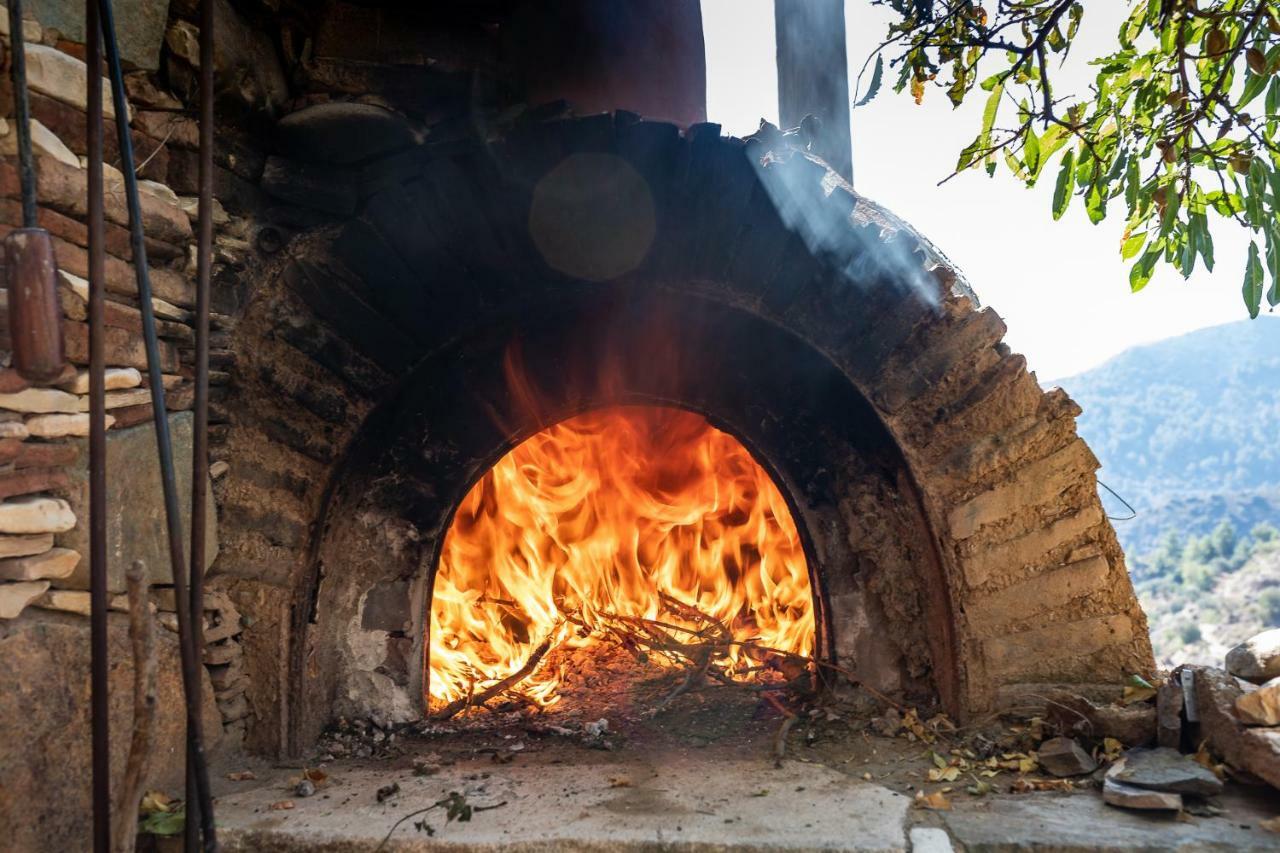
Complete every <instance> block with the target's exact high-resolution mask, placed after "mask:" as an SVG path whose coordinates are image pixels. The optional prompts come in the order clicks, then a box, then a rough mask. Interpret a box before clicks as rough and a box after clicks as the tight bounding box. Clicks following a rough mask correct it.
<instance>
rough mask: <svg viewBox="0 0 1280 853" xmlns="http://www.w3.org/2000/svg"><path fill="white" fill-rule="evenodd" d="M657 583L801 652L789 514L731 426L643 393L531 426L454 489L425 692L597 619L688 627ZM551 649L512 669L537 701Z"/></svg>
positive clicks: (557, 641) (508, 661)
mask: <svg viewBox="0 0 1280 853" xmlns="http://www.w3.org/2000/svg"><path fill="white" fill-rule="evenodd" d="M664 596H669V597H670V598H674V599H676V600H678V601H679V602H683V603H684V604H686V605H692V607H694V608H696V609H697V610H699V611H701V613H703V614H706V615H709V616H712V617H714V618H715V619H717V620H719V622H720V623H721V624H722V625H724V626H726V627H727V628H728V629H729V631H730V632H731V633H732V636H733V639H734V640H735V641H748V640H750V641H754V642H755V643H757V644H758V645H760V646H766V647H770V648H774V649H779V650H782V651H785V652H793V653H796V654H802V655H810V654H812V653H813V650H814V615H813V594H812V592H811V591H810V586H809V575H808V569H807V567H806V564H805V557H804V550H803V548H802V546H801V544H800V537H799V535H798V534H797V532H796V527H795V523H794V522H793V521H792V518H791V513H790V511H789V510H788V508H787V505H786V502H785V501H784V500H783V498H782V495H781V493H780V492H779V491H778V488H777V486H775V485H774V483H773V481H772V480H771V479H770V477H769V475H768V474H767V473H766V472H765V471H764V469H763V468H761V467H760V465H759V464H758V463H757V462H756V461H755V460H754V459H752V458H751V455H750V454H749V453H748V452H747V450H746V448H744V447H743V446H742V445H741V444H740V443H739V442H738V441H737V440H736V439H734V438H733V437H732V436H730V435H727V434H726V433H723V432H721V431H720V430H718V429H715V428H714V427H712V426H711V425H710V424H708V423H707V421H706V420H705V419H704V418H703V417H701V416H700V415H696V414H693V413H690V412H686V411H682V410H677V409H668V408H656V407H653V408H650V407H625V408H614V409H606V410H601V411H597V412H592V413H589V414H585V415H580V416H578V417H575V418H572V419H570V420H567V421H564V422H562V423H559V424H557V425H555V426H553V427H550V428H548V429H546V430H543V431H542V432H540V433H538V434H537V435H535V436H533V437H532V438H529V439H528V440H527V441H525V442H524V443H522V444H520V445H519V446H518V447H516V448H515V449H514V450H512V451H511V452H510V453H508V454H507V455H506V456H504V457H503V458H502V459H501V460H500V461H499V462H498V464H497V465H495V466H494V467H493V469H492V470H490V471H489V472H488V473H487V474H485V476H484V477H483V478H482V479H481V480H480V482H478V483H477V484H476V485H475V486H474V487H473V488H472V489H471V491H470V492H468V494H467V496H466V497H465V498H464V499H463V501H462V503H461V505H460V506H459V507H458V511H457V514H456V515H455V517H454V520H453V524H452V526H451V527H450V529H449V532H448V534H447V535H446V536H445V540H444V548H443V551H442V553H441V556H440V566H439V569H438V571H437V573H436V578H435V590H434V594H433V596H432V599H431V644H430V677H429V685H430V687H429V697H428V701H429V705H430V707H431V708H432V709H433V710H434V709H438V708H440V707H441V706H442V705H444V704H446V703H449V702H453V701H455V700H458V699H460V698H463V697H466V696H468V695H471V694H473V693H478V692H480V691H481V690H483V689H484V688H485V687H487V686H489V685H492V684H494V683H495V682H497V681H498V680H500V679H502V678H505V677H507V676H510V675H512V674H514V673H516V672H518V671H519V670H520V669H521V668H522V667H523V666H524V665H525V663H526V661H528V660H529V658H530V656H531V655H532V654H534V652H535V650H537V649H539V647H541V646H542V645H543V644H544V643H547V642H549V643H550V647H551V648H555V647H557V646H561V645H564V646H568V647H571V648H589V647H591V646H592V645H593V644H596V643H599V642H601V637H602V632H601V630H600V629H601V627H602V625H601V620H602V619H605V618H613V619H616V617H640V618H644V619H661V620H662V621H663V622H666V623H668V624H674V625H679V626H681V627H686V628H691V629H696V628H697V627H699V626H697V625H696V624H695V623H694V622H690V621H688V620H687V619H684V618H682V617H681V616H680V615H679V614H678V613H676V612H673V608H672V607H671V606H669V605H668V604H666V603H664V601H663V597H664ZM679 609H680V608H679V606H676V607H675V610H679ZM685 615H686V616H690V617H692V618H695V619H696V618H697V614H695V613H686V614H685ZM551 657H552V656H549V657H548V658H547V659H544V660H543V661H542V662H541V663H540V664H539V665H538V667H537V668H536V669H534V670H533V672H532V673H531V674H529V675H528V676H527V677H525V678H524V679H523V680H521V681H520V683H519V689H520V692H522V693H523V694H525V695H526V696H529V697H531V698H533V699H535V700H536V701H538V702H540V703H542V704H543V705H551V704H554V703H555V702H556V701H557V698H558V695H557V688H558V685H559V683H560V680H561V675H562V673H561V671H560V670H559V668H558V667H557V665H556V664H553V663H549V662H547V661H548V660H549V659H550V658H551ZM652 659H653V660H654V661H655V662H658V663H661V662H662V661H661V659H660V657H659V656H654V658H652ZM725 661H726V662H727V667H726V670H727V671H728V672H729V673H731V674H732V672H733V670H734V669H735V668H737V667H738V665H739V663H743V664H749V663H750V662H749V661H746V660H745V650H743V649H742V648H740V647H734V646H730V648H729V652H728V655H727V657H726V658H725ZM560 666H563V664H560ZM743 668H746V667H745V666H744V667H743Z"/></svg>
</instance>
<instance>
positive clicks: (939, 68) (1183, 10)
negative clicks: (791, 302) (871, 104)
mask: <svg viewBox="0 0 1280 853" xmlns="http://www.w3.org/2000/svg"><path fill="white" fill-rule="evenodd" d="M873 2H874V3H875V5H883V6H888V7H890V8H892V9H893V11H894V12H896V13H897V15H898V18H897V19H896V20H895V22H894V23H893V24H892V25H891V27H890V30H889V34H888V37H887V38H886V39H885V41H884V43H883V44H881V45H880V48H879V49H878V50H877V51H876V52H875V53H874V54H873V58H874V60H875V66H874V73H873V76H872V80H871V84H870V86H869V89H868V92H867V94H866V95H864V96H863V97H862V98H861V100H859V101H858V103H857V104H855V106H860V105H861V104H864V103H866V102H867V101H869V100H870V99H871V98H873V97H875V95H876V94H877V92H878V91H879V89H880V83H881V80H882V77H883V74H884V70H885V65H886V61H885V58H886V56H888V57H890V58H889V61H888V63H887V64H888V65H889V66H890V67H891V68H896V69H897V75H898V76H897V81H896V83H895V86H894V88H895V89H896V90H897V91H899V92H901V91H904V90H908V89H909V90H910V92H911V94H912V96H913V97H914V98H915V100H916V102H917V103H920V102H922V101H923V99H924V97H925V93H926V92H927V91H928V89H929V88H930V87H931V86H932V87H936V88H942V89H944V90H945V92H946V94H947V97H948V98H949V99H950V101H951V103H952V104H953V105H955V106H959V105H960V104H961V103H963V102H964V101H965V100H966V98H968V97H969V96H970V95H972V94H973V93H974V91H975V90H981V91H982V92H985V93H986V94H985V98H986V101H985V105H984V109H983V113H982V123H981V126H980V128H979V132H978V135H977V136H976V137H975V138H974V140H973V142H972V143H971V144H969V145H968V146H966V147H965V149H964V150H963V151H962V152H961V154H960V158H959V161H958V162H957V164H956V170H955V172H954V173H953V175H952V176H954V174H958V173H959V172H963V171H966V170H969V169H976V168H981V169H984V170H985V171H986V172H987V174H988V175H994V174H995V172H996V171H997V169H999V166H1000V164H1001V163H1003V164H1004V166H1005V168H1006V169H1007V170H1008V171H1009V172H1011V173H1012V174H1013V175H1014V176H1015V177H1016V178H1017V179H1018V180H1020V181H1022V182H1023V183H1025V184H1026V185H1027V186H1033V185H1035V183H1036V182H1037V181H1038V180H1039V179H1040V177H1041V176H1042V175H1043V174H1044V172H1045V171H1046V170H1047V169H1050V168H1056V179H1055V184H1054V193H1053V201H1052V213H1053V217H1054V218H1055V219H1058V218H1060V217H1061V216H1062V215H1063V214H1064V213H1065V212H1066V210H1067V209H1068V208H1069V207H1070V206H1071V204H1072V203H1073V201H1074V202H1076V203H1079V204H1081V205H1082V206H1083V207H1084V209H1085V212H1086V214H1087V215H1088V217H1089V219H1090V221H1091V222H1093V223H1095V224H1097V223H1099V222H1101V221H1102V220H1103V219H1105V218H1106V217H1107V214H1108V210H1109V208H1110V209H1111V210H1116V209H1118V208H1119V207H1120V205H1123V209H1124V211H1125V214H1124V216H1125V227H1124V231H1123V234H1122V236H1121V239H1120V253H1121V256H1122V257H1123V258H1124V259H1125V260H1127V261H1130V262H1131V268H1130V274H1129V284H1130V287H1131V289H1133V290H1134V291H1138V290H1141V289H1142V288H1143V287H1145V286H1146V285H1147V283H1148V282H1150V280H1151V277H1152V275H1153V274H1154V271H1155V269H1156V267H1157V265H1158V264H1160V263H1162V262H1163V263H1165V264H1167V265H1170V266H1172V267H1174V268H1175V269H1177V270H1178V271H1179V272H1180V273H1181V274H1182V275H1183V277H1188V276H1190V275H1191V273H1192V272H1193V271H1194V270H1195V268H1196V266H1197V264H1200V263H1203V265H1204V267H1205V268H1206V269H1207V270H1210V271H1212V270H1213V268H1214V254H1213V236H1212V230H1211V227H1212V225H1213V223H1217V222H1218V221H1219V220H1225V221H1227V222H1229V223H1231V224H1233V225H1235V226H1237V227H1242V228H1244V229H1246V230H1247V231H1248V232H1249V234H1250V242H1249V248H1248V252H1247V258H1246V264H1245V278H1244V285H1243V288H1242V292H1243V297H1244V302H1245V306H1246V307H1247V309H1248V311H1249V314H1250V316H1255V317H1256V316H1257V315H1258V313H1259V311H1260V310H1261V306H1262V302H1263V299H1264V298H1265V300H1266V302H1267V304H1268V305H1270V306H1272V307H1274V306H1276V305H1277V304H1280V142H1278V141H1277V126H1278V125H1280V73H1278V72H1280V0H1130V13H1129V15H1128V17H1127V18H1126V20H1125V21H1124V23H1123V24H1122V25H1121V27H1120V30H1119V32H1118V33H1117V38H1116V42H1117V43H1116V50H1114V51H1113V52H1112V53H1110V54H1108V55H1106V56H1103V57H1099V58H1096V59H1094V60H1092V65H1093V66H1094V67H1095V69H1096V76H1095V79H1094V82H1093V84H1092V86H1091V90H1090V92H1089V93H1088V95H1087V96H1085V97H1058V96H1057V95H1056V94H1055V92H1054V87H1053V81H1052V73H1053V72H1054V71H1055V70H1056V68H1058V67H1060V64H1061V61H1062V60H1063V59H1065V58H1066V56H1067V54H1068V52H1069V50H1070V48H1071V45H1072V42H1073V40H1074V39H1075V38H1076V35H1077V33H1078V31H1079V27H1080V23H1081V21H1082V20H1083V18H1084V12H1085V6H1084V3H1083V2H1081V0H994V2H993V3H992V4H990V5H991V6H992V7H993V8H992V9H990V10H989V9H988V7H987V6H984V5H982V4H981V3H978V2H975V0H873ZM870 62H871V60H870V59H868V63H867V64H868V65H869V64H870ZM980 67H981V69H982V70H981V72H980ZM863 70H864V72H865V70H866V66H864V69H863ZM1054 163H1056V167H1055V166H1053V164H1054ZM1260 245H1261V248H1260ZM1268 281H1269V282H1270V286H1269V287H1267V283H1268ZM1264 291H1265V292H1264Z"/></svg>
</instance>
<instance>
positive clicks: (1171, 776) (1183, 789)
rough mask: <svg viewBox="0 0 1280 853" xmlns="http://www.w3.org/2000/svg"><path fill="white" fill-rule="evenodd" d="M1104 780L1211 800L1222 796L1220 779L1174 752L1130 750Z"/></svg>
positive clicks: (1170, 750) (1164, 749)
mask: <svg viewBox="0 0 1280 853" xmlns="http://www.w3.org/2000/svg"><path fill="white" fill-rule="evenodd" d="M1107 778H1108V779H1114V780H1115V781H1117V782H1120V783H1122V784H1125V785H1130V786H1132V787H1135V788H1145V789H1147V790H1152V791H1167V792H1170V793H1175V794H1193V795H1195V796H1198V797H1212V796H1214V795H1216V794H1220V793H1222V780H1221V779H1219V778H1218V777H1217V776H1215V775H1214V774H1213V773H1212V772H1211V771H1209V770H1207V769H1205V768H1204V767H1202V766H1201V765H1200V764H1199V763H1198V762H1197V761H1196V760H1195V759H1194V758H1191V757H1190V756H1186V755H1183V754H1182V753H1180V752H1178V751H1177V750H1176V749H1168V748H1165V747H1158V748H1156V749H1134V750H1130V751H1129V752H1127V753H1125V756H1124V758H1122V759H1121V760H1120V761H1118V762H1116V763H1115V764H1114V765H1112V767H1111V769H1110V770H1108V771H1107Z"/></svg>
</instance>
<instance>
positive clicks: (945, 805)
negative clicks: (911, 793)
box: [916, 791, 951, 812]
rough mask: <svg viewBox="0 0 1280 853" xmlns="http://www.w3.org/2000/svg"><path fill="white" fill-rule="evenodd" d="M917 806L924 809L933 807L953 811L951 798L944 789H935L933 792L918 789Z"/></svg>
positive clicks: (935, 809)
mask: <svg viewBox="0 0 1280 853" xmlns="http://www.w3.org/2000/svg"><path fill="white" fill-rule="evenodd" d="M916 806H917V807H919V808H922V809H933V810H934V811H938V812H949V811H951V800H949V799H947V795H946V794H944V793H943V792H942V791H934V792H933V793H932V794H926V793H925V792H924V791H916Z"/></svg>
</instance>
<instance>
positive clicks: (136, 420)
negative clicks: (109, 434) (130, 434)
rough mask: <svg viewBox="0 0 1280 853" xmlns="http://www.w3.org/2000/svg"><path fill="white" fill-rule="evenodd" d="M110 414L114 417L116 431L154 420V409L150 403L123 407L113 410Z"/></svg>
mask: <svg viewBox="0 0 1280 853" xmlns="http://www.w3.org/2000/svg"><path fill="white" fill-rule="evenodd" d="M111 414H112V415H113V416H115V419H116V423H115V426H116V429H124V428H126V427H131V426H137V425H138V424H141V423H151V421H152V420H153V419H154V418H155V408H154V407H153V406H152V405H151V404H150V403H145V404H143V405H141V406H125V407H124V408H121V409H115V410H113V411H112V412H111Z"/></svg>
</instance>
